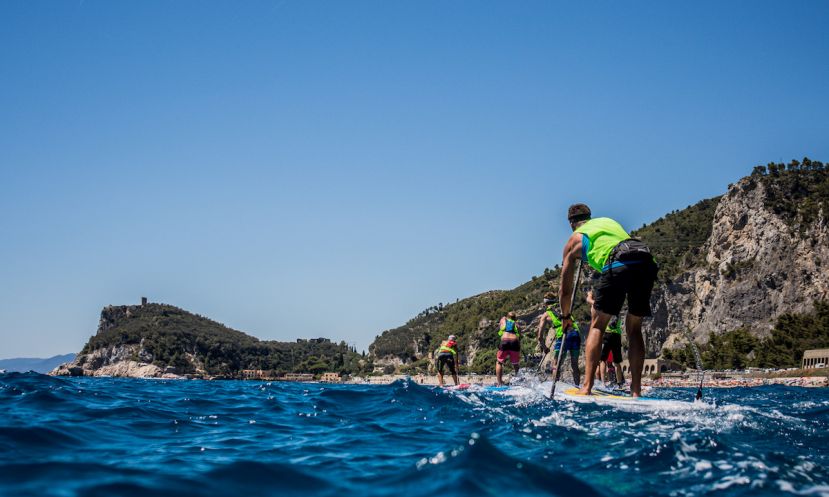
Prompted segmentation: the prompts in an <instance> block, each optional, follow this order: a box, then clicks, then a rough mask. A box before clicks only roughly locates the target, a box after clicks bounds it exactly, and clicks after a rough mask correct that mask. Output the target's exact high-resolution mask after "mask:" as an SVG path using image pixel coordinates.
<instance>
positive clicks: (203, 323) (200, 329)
mask: <svg viewBox="0 0 829 497" xmlns="http://www.w3.org/2000/svg"><path fill="white" fill-rule="evenodd" d="M113 315H114V316H115V317H112V316H113ZM104 321H111V324H110V325H109V326H108V327H107V329H105V330H102V331H100V332H99V333H98V334H97V335H95V336H93V337H91V338H90V339H89V342H87V344H86V345H85V346H84V348H83V350H82V351H81V354H88V353H91V352H92V351H94V350H96V349H102V348H108V347H113V346H119V345H140V346H141V349H142V352H141V353H142V355H143V356H145V357H143V358H148V359H149V360H150V362H152V363H153V364H156V365H158V366H161V367H167V366H172V367H174V368H176V370H177V372H178V373H193V372H196V369H197V367H202V368H203V370H204V372H205V373H207V374H211V375H229V376H233V375H236V374H238V372H239V371H241V370H243V369H262V370H273V371H275V372H276V373H287V372H296V373H323V372H328V371H330V372H340V373H349V374H350V373H360V372H365V371H366V370H367V368H368V367H369V365H368V363H367V361H366V360H365V359H364V358H363V357H362V356H361V355H360V354H358V353H357V352H356V350H354V349H353V348H351V347H349V346H347V345H346V344H345V343H343V342H341V343H339V344H335V343H331V342H330V341H328V340H326V339H317V340H305V341H301V342H276V341H262V340H258V339H257V338H255V337H252V336H250V335H247V334H245V333H242V332H241V331H237V330H234V329H232V328H228V327H227V326H224V325H223V324H221V323H217V322H215V321H212V320H210V319H207V318H204V317H202V316H198V315H196V314H193V313H190V312H187V311H185V310H183V309H179V308H178V307H174V306H171V305H165V304H146V305H143V306H129V307H115V308H107V309H104V312H103V313H102V322H104ZM143 358H141V357H135V358H134V359H135V360H139V359H143Z"/></svg>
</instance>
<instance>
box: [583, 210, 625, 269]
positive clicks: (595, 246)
mask: <svg viewBox="0 0 829 497" xmlns="http://www.w3.org/2000/svg"><path fill="white" fill-rule="evenodd" d="M574 233H581V234H582V235H584V236H583V237H582V241H581V258H582V260H584V261H587V263H588V264H590V267H592V268H593V269H595V270H596V271H603V270H604V267H605V264H607V258H608V257H609V256H610V252H611V251H613V249H614V248H615V247H616V245H618V244H619V242H623V241H625V240H627V239H628V238H630V235H628V234H627V232H626V231H625V229H624V228H622V225H620V224H619V223H617V222H616V221H614V220H612V219H610V218H609V217H597V218H595V219H589V220H587V222H586V223H584V224H582V225H581V226H579V227H578V228H576V230H575V231H574Z"/></svg>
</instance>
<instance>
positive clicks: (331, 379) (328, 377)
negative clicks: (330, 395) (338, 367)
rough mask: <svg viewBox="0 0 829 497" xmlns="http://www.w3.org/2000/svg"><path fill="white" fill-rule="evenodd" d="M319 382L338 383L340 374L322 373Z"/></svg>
mask: <svg viewBox="0 0 829 497" xmlns="http://www.w3.org/2000/svg"><path fill="white" fill-rule="evenodd" d="M320 381H324V382H326V383H340V382H341V381H342V379H341V378H340V373H322V377H320Z"/></svg>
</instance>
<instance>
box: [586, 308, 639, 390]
mask: <svg viewBox="0 0 829 497" xmlns="http://www.w3.org/2000/svg"><path fill="white" fill-rule="evenodd" d="M590 331H593V330H590ZM625 333H627V336H628V347H629V348H628V361H629V362H630V393H631V394H633V396H634V397H639V395H640V394H641V393H642V367H643V366H644V365H645V339H644V338H642V318H641V317H639V316H634V315H633V314H631V313H628V315H627V318H626V319H625Z"/></svg>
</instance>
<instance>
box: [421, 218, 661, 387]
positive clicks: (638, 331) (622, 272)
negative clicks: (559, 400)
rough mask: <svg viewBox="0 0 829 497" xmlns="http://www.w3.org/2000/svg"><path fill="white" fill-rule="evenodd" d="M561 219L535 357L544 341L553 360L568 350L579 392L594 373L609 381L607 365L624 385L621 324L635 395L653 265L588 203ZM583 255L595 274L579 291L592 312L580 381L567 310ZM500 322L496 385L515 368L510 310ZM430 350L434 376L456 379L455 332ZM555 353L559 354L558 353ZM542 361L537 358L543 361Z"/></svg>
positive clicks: (577, 347) (516, 337)
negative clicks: (554, 287) (565, 233)
mask: <svg viewBox="0 0 829 497" xmlns="http://www.w3.org/2000/svg"><path fill="white" fill-rule="evenodd" d="M567 219H568V221H569V222H570V227H571V228H572V229H573V234H572V235H571V236H570V237H569V238H568V240H567V243H566V244H565V246H564V257H563V264H562V270H561V283H560V286H559V291H558V295H557V296H556V294H555V293H553V292H548V293H546V294H545V295H544V305H545V307H546V309H545V312H544V315H543V316H542V317H541V320H540V322H539V324H538V327H537V330H536V338H537V341H538V346H539V348H540V350H541V352H542V354H543V356H542V357H543V358H546V357H547V356H548V354H549V352H550V351H551V350H550V342H551V341H552V342H553V343H552V345H553V347H552V352H553V361H552V362H553V363H554V364H560V362H561V360H563V358H564V355H565V354H568V355H569V357H570V366H571V369H572V372H573V380H574V382H575V383H576V384H578V385H581V390H580V392H579V393H581V394H583V395H590V394H591V392H592V389H593V384H594V381H595V377H596V374H597V373H598V375H599V377H600V378H601V380H602V381H603V382H608V381H612V380H613V378H611V376H610V372H613V373H615V374H614V376H615V380H616V382H618V383H619V384H624V376H623V374H622V368H621V360H622V329H623V327H624V331H625V333H626V334H627V338H628V360H629V362H630V376H631V383H630V392H631V394H632V395H633V396H634V397H638V396H639V395H640V394H641V388H642V366H643V364H644V360H645V342H644V339H643V337H642V319H643V318H645V317H648V316H650V315H651V309H650V297H651V291H652V290H653V285H654V282H655V281H656V274H657V271H658V268H657V265H656V263H655V261H654V259H653V256H652V255H651V253H650V249H649V248H648V247H647V245H645V244H644V243H643V242H642V241H640V240H637V239H635V238H632V237H631V236H630V235H629V234H628V233H627V232H626V231H625V230H624V228H622V226H621V225H620V224H619V223H617V222H616V221H614V220H613V219H610V218H607V217H599V218H593V217H592V216H591V212H590V208H589V207H588V206H587V205H585V204H574V205H571V206H570V208H569V209H568V211H567ZM582 262H587V263H588V264H589V265H590V267H592V268H593V269H594V270H596V271H597V272H599V273H600V275H599V278H598V282H597V284H596V285H595V287H594V288H593V290H591V291H590V292H587V295H586V296H585V298H586V301H587V303H588V304H589V305H590V311H591V312H590V329H589V331H588V332H587V340H586V343H585V378H584V382H582V381H581V379H580V372H579V353H580V351H581V345H582V343H581V341H582V340H581V333H580V331H579V328H578V324H577V323H576V322H575V321H574V319H573V317H572V310H573V307H574V302H573V299H574V296H575V291H574V289H575V288H576V287H577V285H578V282H577V281H576V280H577V279H578V274H579V273H580V271H579V269H580V268H581V264H582ZM625 301H627V307H628V310H627V315H626V317H625V319H624V324H623V321H622V319H621V316H620V313H621V311H622V307H623V306H624V304H625ZM499 324H500V326H499V330H498V335H499V337H500V344H499V346H498V354H497V363H496V366H495V374H496V377H497V381H498V384H499V385H502V384H503V368H504V364H505V363H506V362H507V361H509V362H510V364H511V365H512V367H513V370H514V371H515V372H516V373H517V372H518V368H519V362H520V351H521V346H520V333H521V330H519V325H518V323H516V314H515V313H514V312H509V313H507V315H506V316H504V317H503V318H501V320H500V323H499ZM548 326H549V328H548ZM547 329H550V330H553V331H554V333H553V334H552V337H548V336H547V335H548V333H545V330H547ZM436 353H437V357H436V358H437V369H438V382H439V383H440V384H441V385H443V384H444V381H443V371H444V369H445V368H446V367H449V370H450V372H451V373H452V376H453V379H454V381H455V383H456V384H457V383H458V375H457V364H458V360H457V355H458V346H457V338H456V337H455V335H450V336H449V337H448V339H447V340H444V341H443V342H441V345H440V348H439V349H438V350H437V351H436ZM559 354H561V355H562V357H561V359H559ZM600 363H601V366H600ZM543 364H544V361H543V359H542V367H543ZM556 372H557V373H558V371H556ZM555 377H556V378H557V377H558V374H556V375H555Z"/></svg>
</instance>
